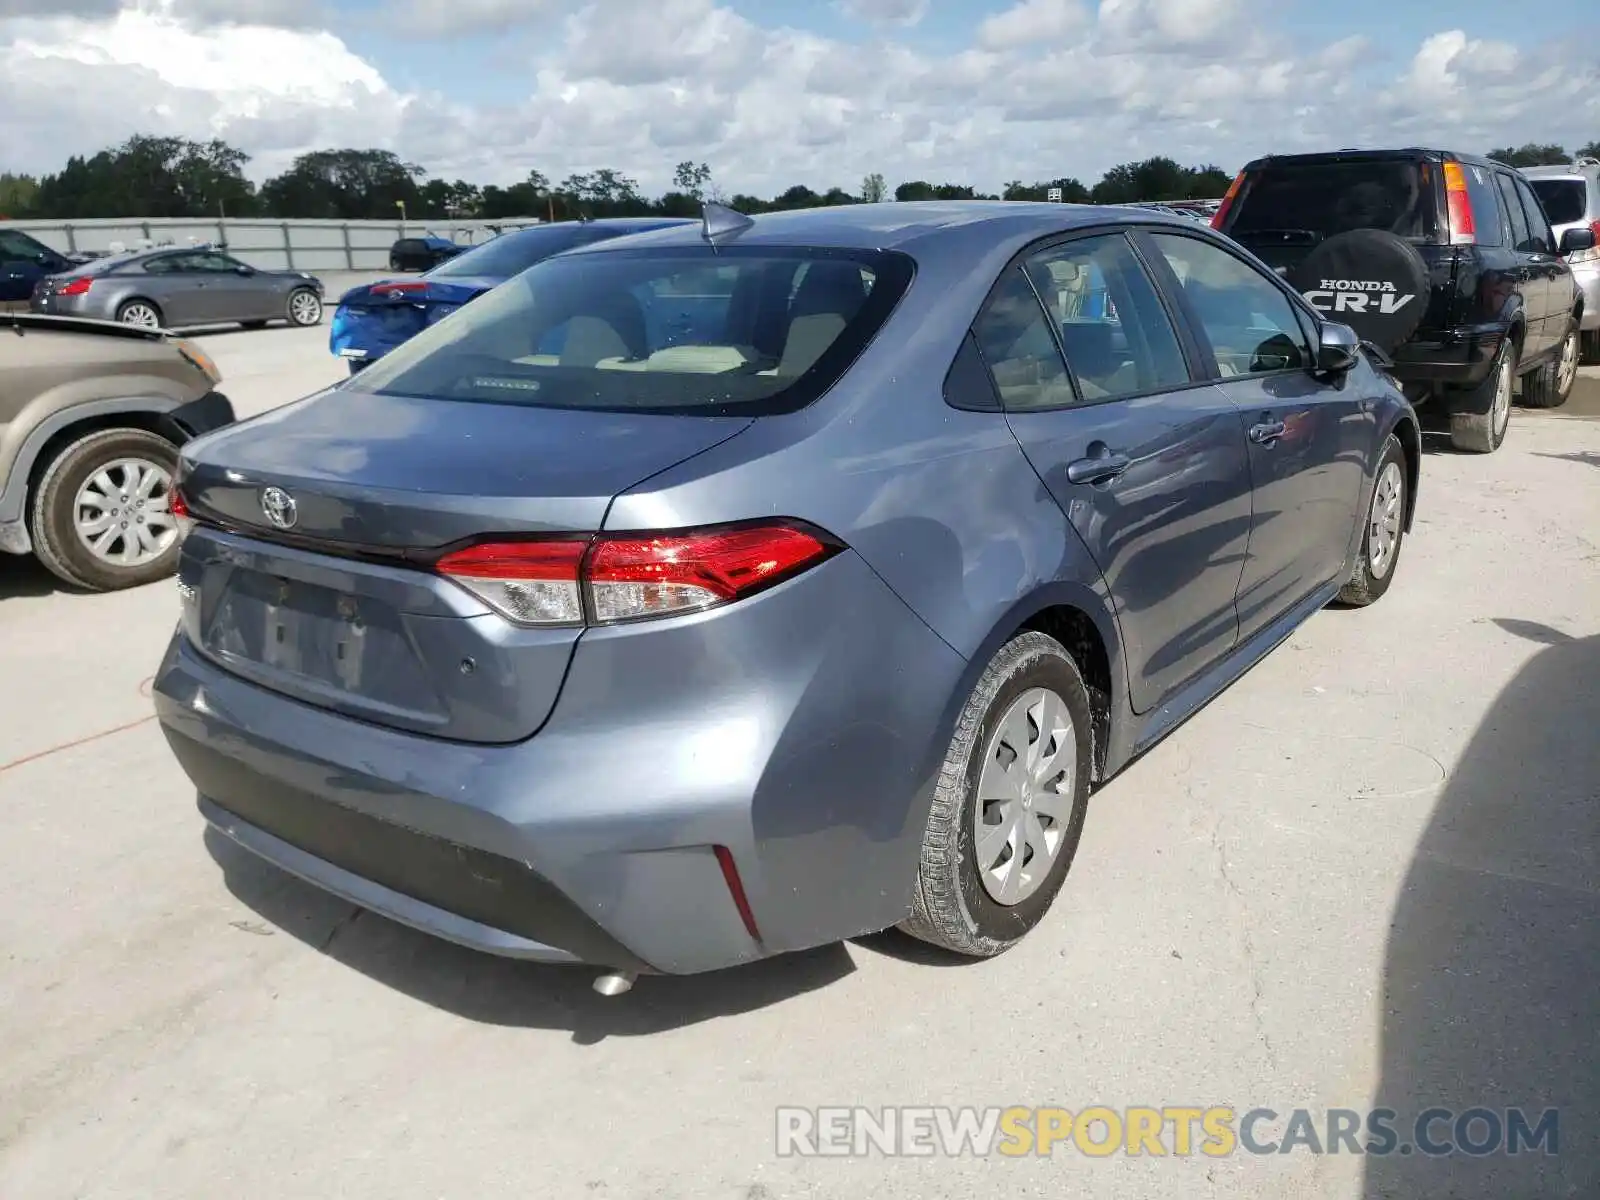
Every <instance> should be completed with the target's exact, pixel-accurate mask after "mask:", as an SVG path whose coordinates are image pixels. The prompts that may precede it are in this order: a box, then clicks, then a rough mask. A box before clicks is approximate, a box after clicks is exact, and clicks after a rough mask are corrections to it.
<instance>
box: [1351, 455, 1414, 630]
mask: <svg viewBox="0 0 1600 1200" xmlns="http://www.w3.org/2000/svg"><path fill="white" fill-rule="evenodd" d="M1396 472H1398V475H1399V484H1398V486H1399V492H1398V494H1395V493H1392V492H1390V491H1388V490H1387V489H1386V487H1385V484H1386V483H1389V484H1392V483H1393V481H1394V477H1395V473H1396ZM1372 480H1373V482H1372V495H1371V496H1369V497H1368V498H1367V507H1366V511H1365V512H1364V513H1363V514H1362V521H1363V522H1364V525H1365V527H1364V528H1363V529H1362V531H1361V547H1360V549H1359V551H1358V552H1357V554H1356V567H1355V571H1354V572H1352V574H1351V576H1350V580H1349V582H1348V583H1346V584H1345V585H1344V587H1343V588H1342V589H1340V592H1339V602H1340V603H1341V604H1348V605H1350V606H1352V607H1354V608H1364V607H1366V606H1367V605H1368V604H1371V603H1372V602H1373V601H1374V600H1377V599H1378V598H1379V597H1381V596H1382V595H1383V594H1384V593H1385V592H1387V591H1388V590H1389V585H1390V584H1391V583H1393V582H1394V575H1395V572H1396V571H1397V570H1399V569H1400V551H1401V549H1402V548H1403V547H1404V546H1405V542H1406V507H1407V505H1409V504H1410V502H1411V498H1410V494H1409V493H1410V490H1411V475H1410V473H1409V471H1408V470H1407V468H1406V452H1405V450H1404V448H1403V447H1402V446H1401V445H1400V439H1399V438H1397V437H1395V436H1394V434H1392V433H1391V434H1390V435H1389V440H1388V441H1387V442H1385V443H1384V446H1383V456H1382V457H1381V458H1379V459H1378V469H1377V470H1376V471H1374V472H1373V476H1372ZM1385 518H1391V519H1392V521H1393V525H1392V528H1393V538H1394V540H1393V541H1392V542H1391V543H1390V544H1389V545H1388V547H1387V548H1385V549H1383V551H1382V553H1381V556H1380V557H1379V558H1378V559H1377V561H1376V562H1374V557H1373V556H1374V547H1375V541H1376V538H1377V530H1376V529H1375V526H1377V525H1378V524H1379V522H1380V520H1384V519H1385Z"/></svg>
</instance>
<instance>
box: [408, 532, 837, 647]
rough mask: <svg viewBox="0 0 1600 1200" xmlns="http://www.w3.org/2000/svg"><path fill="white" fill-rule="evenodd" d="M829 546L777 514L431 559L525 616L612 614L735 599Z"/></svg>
mask: <svg viewBox="0 0 1600 1200" xmlns="http://www.w3.org/2000/svg"><path fill="white" fill-rule="evenodd" d="M835 549H836V547H835V546H834V545H833V544H832V543H831V542H829V541H826V540H825V539H824V538H822V537H821V536H818V535H817V534H814V533H811V532H809V531H807V530H806V529H804V528H802V527H801V526H799V525H793V524H787V523H774V524H764V525H747V526H738V527H733V528H721V529H705V530H697V531H688V532H683V533H662V534H652V535H639V534H599V535H597V536H595V537H594V538H593V539H590V540H575V539H572V538H558V539H538V540H530V541H522V542H488V543H483V544H480V545H476V546H469V547H467V548H466V549H464V550H457V551H453V552H451V553H449V554H446V555H445V556H444V557H443V558H441V559H440V560H439V561H438V563H437V564H436V567H437V569H438V571H439V573H440V574H442V575H444V576H446V577H447V578H449V579H451V580H454V581H455V582H456V583H458V584H460V585H461V586H462V587H464V588H466V589H467V590H468V591H470V592H472V593H473V595H475V596H477V597H478V598H479V599H480V600H482V601H484V603H486V604H488V605H490V606H491V607H492V608H494V609H495V610H496V611H498V612H499V613H501V614H502V615H503V616H505V617H507V618H509V619H510V620H512V621H515V622H517V623H518V624H521V625H579V624H583V623H585V622H586V621H593V622H594V623H596V624H610V623H612V622H616V621H634V620H639V619H640V618H644V617H661V616H672V615H674V614H679V613H688V612H698V611H700V610H702V609H707V608H713V607H715V606H717V605H720V604H726V603H729V602H731V601H734V600H739V599H742V598H743V597H745V596H748V595H750V594H752V593H753V592H757V591H760V590H761V589H763V588H766V587H770V586H772V585H773V584H775V583H778V582H779V581H781V580H784V579H788V578H789V577H791V576H793V575H795V574H798V573H799V572H800V571H803V570H805V569H806V568H807V567H810V566H813V565H815V564H816V563H819V562H821V561H822V560H823V559H825V558H827V557H828V556H829V555H830V554H832V553H833V552H834V550H835Z"/></svg>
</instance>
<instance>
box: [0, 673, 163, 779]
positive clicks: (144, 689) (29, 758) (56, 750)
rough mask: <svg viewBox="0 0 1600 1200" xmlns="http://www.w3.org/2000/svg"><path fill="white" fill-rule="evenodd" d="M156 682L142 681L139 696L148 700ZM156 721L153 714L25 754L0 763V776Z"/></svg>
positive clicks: (150, 680) (149, 679) (151, 677)
mask: <svg viewBox="0 0 1600 1200" xmlns="http://www.w3.org/2000/svg"><path fill="white" fill-rule="evenodd" d="M155 681H156V677H155V676H154V675H152V676H150V677H149V678H148V679H143V680H140V682H139V695H141V696H143V697H144V698H145V699H147V700H148V699H149V698H150V688H151V685H152V684H154V683H155ZM155 719H156V715H155V713H151V714H150V715H149V716H147V717H140V718H139V719H138V720H136V721H128V722H126V723H124V724H122V725H114V726H112V727H111V728H110V729H102V730H101V731H100V732H99V733H89V734H85V735H84V736H83V737H81V738H74V739H73V740H72V741H70V742H62V743H61V744H60V745H59V746H51V747H50V748H49V749H48V750H39V751H36V752H35V753H33V754H24V755H23V756H22V757H21V758H14V759H12V760H11V761H10V762H8V763H0V775H4V774H5V773H6V772H7V771H9V770H11V768H12V767H23V766H26V765H27V764H28V763H31V762H38V761H39V760H40V759H41V758H49V757H50V756H51V755H52V754H60V753H61V752H62V751H63V750H76V749H77V748H78V747H79V746H86V745H88V744H89V743H90V742H98V741H99V740H100V739H101V738H108V737H110V736H111V735H112V734H116V733H126V732H127V731H128V730H130V729H137V728H139V726H141V725H146V724H148V723H149V722H151V721H154V720H155Z"/></svg>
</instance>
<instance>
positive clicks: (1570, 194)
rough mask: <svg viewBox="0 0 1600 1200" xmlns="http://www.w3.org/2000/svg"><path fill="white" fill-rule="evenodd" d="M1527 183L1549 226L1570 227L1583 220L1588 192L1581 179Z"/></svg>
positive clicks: (1539, 180) (1531, 181) (1542, 180)
mask: <svg viewBox="0 0 1600 1200" xmlns="http://www.w3.org/2000/svg"><path fill="white" fill-rule="evenodd" d="M1528 183H1529V184H1530V185H1531V186H1532V187H1533V191H1534V194H1535V195H1536V196H1538V197H1539V203H1540V204H1542V205H1544V215H1545V216H1547V217H1549V218H1550V224H1552V225H1571V224H1573V223H1574V222H1576V221H1581V220H1583V215H1584V213H1583V210H1584V209H1586V208H1587V207H1588V206H1589V204H1588V201H1589V192H1588V188H1587V186H1586V185H1585V184H1584V182H1583V180H1582V179H1530V180H1528Z"/></svg>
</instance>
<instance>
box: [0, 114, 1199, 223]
mask: <svg viewBox="0 0 1600 1200" xmlns="http://www.w3.org/2000/svg"><path fill="white" fill-rule="evenodd" d="M249 161H250V156H249V155H248V154H246V153H245V152H244V151H242V150H239V149H237V148H236V147H234V146H230V145H228V144H227V143H226V142H223V141H219V140H212V141H207V142H198V141H191V140H189V139H186V138H174V137H149V136H143V135H140V136H135V137H132V138H129V139H128V140H127V141H126V142H124V143H122V144H121V145H120V146H114V147H111V148H109V149H106V150H102V151H100V152H99V153H98V154H94V155H90V156H75V157H73V158H70V159H68V160H67V163H66V165H65V166H64V167H63V168H62V169H61V170H60V171H58V172H55V173H54V174H48V175H44V176H42V177H38V178H35V177H32V176H27V175H21V174H15V173H6V174H0V217H11V218H22V217H32V218H36V219H42V220H75V219H87V218H93V217H184V218H202V219H204V218H210V217H218V216H220V217H224V218H229V217H231V218H239V219H244V218H249V217H267V218H279V219H289V220H292V219H301V218H324V219H331V220H344V221H359V220H386V219H391V218H398V217H400V216H401V215H402V213H403V214H404V216H405V217H406V218H407V219H408V220H415V221H448V220H450V219H452V218H457V217H476V218H484V219H488V220H495V219H501V218H511V217H530V216H536V217H544V218H546V219H547V220H565V219H572V218H575V217H579V216H588V217H610V216H647V215H653V214H661V215H667V216H698V215H699V212H700V205H701V204H702V202H704V201H706V200H716V201H718V202H720V203H724V204H727V205H729V206H730V207H732V208H735V209H738V210H739V211H741V212H746V213H760V212H772V211H778V210H783V209H793V208H815V207H823V206H828V205H836V204H860V203H873V202H876V201H882V200H888V199H890V198H893V199H895V200H961V199H992V200H999V199H1005V200H1045V199H1048V198H1049V193H1050V190H1051V189H1052V188H1059V189H1060V190H1061V199H1063V200H1065V201H1069V202H1090V201H1093V202H1099V203H1105V204H1117V203H1127V202H1130V201H1135V200H1188V199H1210V198H1214V197H1217V196H1220V195H1222V193H1223V192H1224V191H1226V190H1227V187H1228V182H1229V179H1230V176H1229V175H1228V173H1226V172H1224V171H1223V170H1222V169H1221V168H1219V167H1216V166H1212V165H1205V166H1198V167H1186V166H1182V165H1180V164H1179V163H1177V162H1176V161H1174V160H1172V159H1170V158H1164V157H1156V158H1150V159H1146V160H1145V161H1143V162H1136V163H1125V164H1123V165H1121V166H1117V167H1113V168H1112V169H1111V170H1110V171H1107V172H1106V174H1105V175H1104V176H1103V177H1102V178H1101V179H1100V180H1099V181H1098V182H1097V183H1095V184H1093V185H1092V186H1089V185H1086V184H1084V183H1083V182H1081V181H1080V180H1078V179H1073V178H1061V179H1051V180H1040V181H1036V182H1032V183H1029V182H1025V181H1023V180H1012V181H1010V182H1008V183H1007V184H1006V185H1005V187H1004V188H1003V189H1002V190H1001V191H1000V192H999V193H998V194H991V193H985V192H982V191H980V190H978V189H976V188H974V187H971V186H969V185H967V184H961V183H953V182H948V181H944V182H933V181H929V180H925V179H913V180H907V181H905V182H902V183H899V184H897V185H896V186H895V187H894V188H893V190H892V191H891V190H890V188H889V185H888V183H887V182H886V181H885V179H884V177H883V175H882V174H879V173H873V174H870V175H868V176H867V177H866V178H865V179H863V180H861V182H860V183H859V184H858V185H857V187H856V188H855V189H854V190H852V189H849V188H845V187H839V186H835V187H830V188H827V189H826V190H824V191H817V190H815V189H813V188H812V187H810V186H808V185H806V184H803V183H797V184H795V185H794V186H792V187H789V188H786V189H785V190H783V191H782V192H779V193H778V194H777V195H776V196H771V197H765V196H755V195H748V194H745V193H736V194H733V195H727V194H725V193H724V192H723V190H722V189H721V188H720V187H718V185H717V183H716V181H715V180H714V179H713V178H712V172H711V168H710V167H709V166H707V165H706V164H705V163H696V162H683V163H679V164H678V166H677V169H676V170H675V171H674V172H673V179H672V186H671V187H670V188H669V189H668V190H667V191H666V192H665V193H663V194H662V195H659V196H648V195H646V194H645V193H644V192H643V191H642V190H641V189H640V186H639V183H638V181H637V180H636V179H634V178H633V177H631V176H629V175H627V174H625V173H624V172H622V171H620V170H617V169H615V168H611V167H602V168H600V169H599V170H596V171H591V172H588V173H586V174H573V175H568V176H567V177H566V178H565V179H561V180H552V179H550V178H548V177H547V176H545V175H544V174H543V173H542V172H539V171H536V170H535V171H529V172H528V174H527V177H526V178H525V179H522V180H520V181H519V182H517V183H513V184H510V185H499V184H483V185H480V184H476V183H471V182H468V181H467V180H463V179H456V180H447V179H442V178H429V176H428V172H427V171H425V170H424V169H423V168H422V167H421V166H419V165H417V164H416V163H411V162H407V161H406V160H404V159H403V158H401V157H400V156H399V155H397V154H395V153H393V152H392V151H389V150H373V149H343V150H317V151H313V152H311V153H309V154H302V155H300V156H299V157H298V158H296V159H295V160H294V162H293V163H292V164H291V165H290V167H289V169H288V170H287V171H285V172H284V173H283V174H281V175H278V176H275V177H273V178H271V179H269V180H267V181H266V182H265V183H263V184H261V185H260V186H259V187H257V186H256V185H255V184H254V183H252V182H251V181H250V180H249V179H248V178H247V177H246V176H245V173H244V168H245V166H246V165H247V164H248V163H249Z"/></svg>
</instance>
